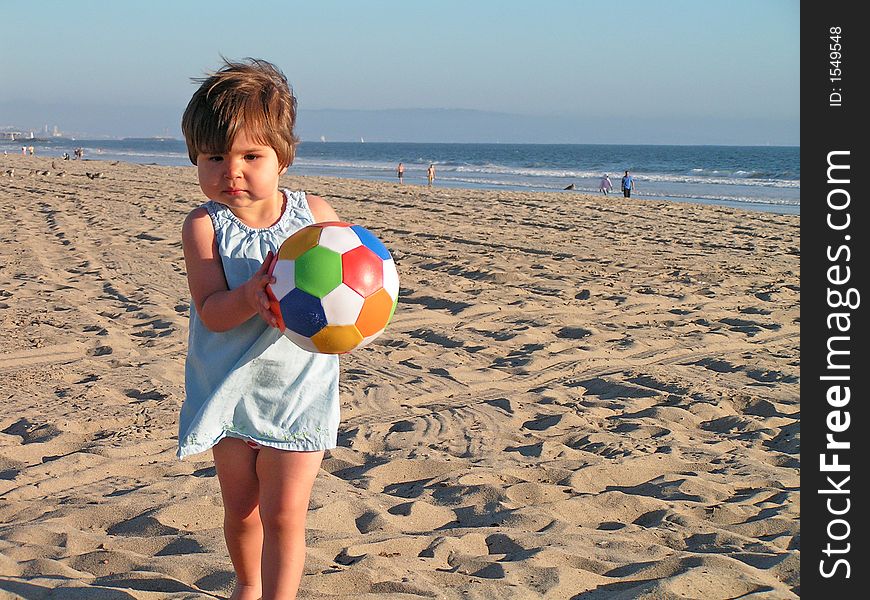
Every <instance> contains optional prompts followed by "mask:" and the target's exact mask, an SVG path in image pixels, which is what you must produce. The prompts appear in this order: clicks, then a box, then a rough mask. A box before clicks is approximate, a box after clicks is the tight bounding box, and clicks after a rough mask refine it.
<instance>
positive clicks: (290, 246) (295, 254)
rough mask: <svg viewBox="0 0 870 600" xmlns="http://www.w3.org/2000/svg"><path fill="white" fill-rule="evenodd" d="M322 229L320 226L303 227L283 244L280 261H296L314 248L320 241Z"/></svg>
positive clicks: (279, 256) (280, 249)
mask: <svg viewBox="0 0 870 600" xmlns="http://www.w3.org/2000/svg"><path fill="white" fill-rule="evenodd" d="M320 232H321V228H320V226H318V225H308V226H307V227H303V228H302V229H300V230H299V231H297V232H296V233H294V234H293V235H291V236H290V237H288V238H287V239H286V240H284V243H283V244H281V247H280V248H278V259H279V260H296V259H297V258H299V257H300V256H301V255H302V253H303V252H305V251H306V250H309V249H310V248H313V247H314V246H316V245H317V242H318V241H320Z"/></svg>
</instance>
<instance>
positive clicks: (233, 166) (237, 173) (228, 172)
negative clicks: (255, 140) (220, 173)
mask: <svg viewBox="0 0 870 600" xmlns="http://www.w3.org/2000/svg"><path fill="white" fill-rule="evenodd" d="M224 162H225V169H224V177H226V178H227V179H235V178H236V177H241V175H242V161H240V160H236V159H232V158H228V159H227V160H226V161H224Z"/></svg>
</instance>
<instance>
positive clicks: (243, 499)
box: [177, 59, 339, 600]
mask: <svg viewBox="0 0 870 600" xmlns="http://www.w3.org/2000/svg"><path fill="white" fill-rule="evenodd" d="M194 81H195V82H199V83H200V84H201V85H200V87H199V88H198V89H197V90H196V92H195V93H194V94H193V97H192V98H191V100H190V102H189V103H188V105H187V108H186V110H185V111H184V116H183V117H182V122H181V129H182V132H183V133H184V139H185V142H186V144H187V151H188V155H189V157H190V161H191V162H192V163H193V164H194V165H196V167H197V176H198V178H199V186H200V189H201V190H202V192H203V194H204V195H205V196H206V198H207V199H208V201H207V202H206V203H205V204H203V205H201V206H199V207H198V208H195V209H193V211H191V212H190V214H189V215H188V216H187V218H186V219H185V221H184V225H183V227H182V231H181V239H182V248H183V251H184V261H185V265H186V268H187V282H188V287H189V288H190V295H191V309H190V330H189V331H190V333H189V338H188V349H187V359H186V362H185V398H184V402H183V404H182V407H181V412H180V415H179V425H178V452H177V454H178V457H179V458H184V457H186V456H189V455H192V454H196V453H199V452H204V451H206V450H209V449H210V450H211V451H212V454H213V457H214V463H215V467H216V470H217V476H218V482H219V484H220V488H221V496H222V498H223V504H224V537H225V539H226V544H227V549H228V550H229V555H230V558H231V560H232V563H233V568H234V570H235V573H236V586H235V590H234V591H233V595H232V600H254V599H257V598H262V599H263V600H276V599H280V600H292V599H293V598H295V597H296V594H297V591H298V588H299V584H300V581H301V578H302V573H303V566H304V562H305V518H306V514H307V511H308V501H309V498H310V495H311V489H312V486H313V485H314V480H315V478H316V476H317V473H318V471H319V469H320V463H321V460H322V459H323V453H324V450H327V449H330V448H335V447H336V445H337V435H338V424H339V399H338V388H339V371H338V356H337V355H329V354H314V353H310V352H306V351H304V350H302V349H300V348H299V347H297V346H296V345H295V344H294V343H293V342H291V341H290V340H289V339H288V338H287V337H285V336H284V335H282V333H281V331H280V330H279V329H278V328H277V326H278V322H277V320H276V317H275V316H274V315H273V314H272V313H271V311H270V310H269V305H270V303H269V298H268V297H267V294H266V286H268V285H269V284H270V283H274V282H275V279H274V278H273V277H272V276H271V274H270V268H271V267H272V265H273V264H274V262H275V260H276V259H275V257H276V252H277V250H278V248H279V247H280V245H281V243H282V242H283V241H284V240H285V239H286V238H287V237H289V236H290V235H292V234H293V233H294V232H296V231H298V230H299V229H301V228H302V227H305V226H306V225H310V224H312V223H316V222H324V221H338V220H339V218H338V215H337V214H336V212H335V210H333V209H332V207H331V206H330V205H329V204H327V203H326V201H325V200H323V198H320V197H319V196H314V195H311V194H306V193H305V192H304V191H290V190H287V189H281V188H279V187H278V180H279V178H280V177H281V175H283V174H284V173H285V172H286V171H287V168H288V167H289V166H290V165H291V164H292V163H293V158H294V156H295V150H296V145H297V143H298V138H297V136H296V134H295V133H294V126H295V122H296V98H295V97H294V95H293V91H292V88H291V87H290V85H289V84H288V82H287V79H286V77H285V76H284V74H283V73H282V72H281V71H280V70H279V69H278V68H277V67H275V66H274V65H272V64H271V63H269V62H266V61H263V60H256V59H246V60H245V61H243V62H230V61H225V63H224V65H223V66H222V67H221V68H220V69H218V71H216V72H215V73H212V74H211V75H210V76H208V77H207V78H204V79H195V80H194Z"/></svg>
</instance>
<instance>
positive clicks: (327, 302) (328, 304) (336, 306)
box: [320, 283, 365, 325]
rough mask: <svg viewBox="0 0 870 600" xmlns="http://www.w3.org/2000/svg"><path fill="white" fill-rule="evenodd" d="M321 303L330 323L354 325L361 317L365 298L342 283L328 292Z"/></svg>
mask: <svg viewBox="0 0 870 600" xmlns="http://www.w3.org/2000/svg"><path fill="white" fill-rule="evenodd" d="M320 303H321V305H322V306H323V312H324V313H326V321H327V322H328V323H329V324H330V325H353V324H355V323H356V320H357V318H358V317H359V312H360V311H361V310H362V307H363V304H364V303H365V298H363V297H362V296H360V295H359V294H357V293H356V292H355V291H353V290H352V289H350V288H349V287H347V286H346V285H345V284H343V283H342V284H341V285H339V286H338V287H337V288H335V289H334V290H332V291H331V292H329V293H328V294H326V295H325V296H324V297H323V298H322V299H321V300H320Z"/></svg>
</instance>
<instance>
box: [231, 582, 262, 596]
mask: <svg viewBox="0 0 870 600" xmlns="http://www.w3.org/2000/svg"><path fill="white" fill-rule="evenodd" d="M262 595H263V593H262V591H261V590H260V586H253V585H238V584H237V585H236V589H234V590H233V595H232V596H230V600H260V597H261V596H262Z"/></svg>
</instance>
